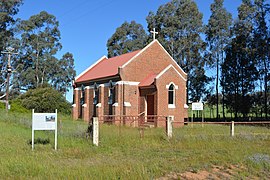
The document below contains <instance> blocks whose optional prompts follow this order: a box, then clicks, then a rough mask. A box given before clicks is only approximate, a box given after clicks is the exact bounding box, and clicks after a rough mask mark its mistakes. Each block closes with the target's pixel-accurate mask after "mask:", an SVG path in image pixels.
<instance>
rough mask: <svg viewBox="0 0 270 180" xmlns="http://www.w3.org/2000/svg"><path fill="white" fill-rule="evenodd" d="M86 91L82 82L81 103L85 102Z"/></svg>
mask: <svg viewBox="0 0 270 180" xmlns="http://www.w3.org/2000/svg"><path fill="white" fill-rule="evenodd" d="M84 97H85V91H84V85H83V84H82V86H81V99H80V104H81V105H83V104H84V103H85V99H84Z"/></svg>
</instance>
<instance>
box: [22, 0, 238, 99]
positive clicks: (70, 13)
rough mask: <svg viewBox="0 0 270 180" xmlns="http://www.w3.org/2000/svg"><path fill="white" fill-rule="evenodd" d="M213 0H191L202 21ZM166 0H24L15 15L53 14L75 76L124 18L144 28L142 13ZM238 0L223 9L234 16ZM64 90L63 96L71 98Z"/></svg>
mask: <svg viewBox="0 0 270 180" xmlns="http://www.w3.org/2000/svg"><path fill="white" fill-rule="evenodd" d="M213 1H214V0H195V2H196V3H197V5H198V7H199V10H200V12H202V13H203V15H204V17H203V21H204V23H207V21H208V18H209V16H210V4H211V3H212V2H213ZM167 2H169V0H129V1H127V0H76V1H74V0H73V1H72V0H58V1H57V0H24V4H23V5H22V6H21V7H20V12H19V13H18V15H17V17H19V18H21V19H28V18H29V17H30V16H31V15H34V14H38V13H39V12H40V11H47V12H48V13H50V14H53V15H55V16H56V18H57V20H58V21H59V23H60V26H59V29H60V31H61V43H62V45H63V48H62V50H61V51H60V52H59V53H58V55H57V56H58V57H59V58H60V57H61V56H62V55H63V54H64V53H66V52H71V53H72V54H73V55H74V59H75V70H76V73H77V75H79V74H80V73H81V72H82V71H84V70H85V69H86V68H87V67H89V66H90V65H91V64H93V63H94V62H95V61H96V60H97V59H99V58H100V57H101V56H103V55H107V48H106V43H107V40H108V39H109V38H110V37H111V36H112V34H113V33H114V32H115V30H116V28H117V27H119V26H120V25H121V24H122V23H123V22H124V21H128V22H130V21H132V20H135V21H136V22H137V23H140V24H142V25H143V26H144V28H145V30H146V29H147V23H146V20H145V18H146V16H147V15H148V13H149V12H150V11H154V12H156V10H157V9H158V7H159V6H160V5H162V4H165V3H167ZM240 3H241V0H225V1H224V5H225V7H226V9H227V10H228V11H229V12H230V13H232V14H233V17H236V16H237V7H238V6H239V5H240ZM71 98H72V95H71V93H68V95H67V99H68V100H69V101H71Z"/></svg>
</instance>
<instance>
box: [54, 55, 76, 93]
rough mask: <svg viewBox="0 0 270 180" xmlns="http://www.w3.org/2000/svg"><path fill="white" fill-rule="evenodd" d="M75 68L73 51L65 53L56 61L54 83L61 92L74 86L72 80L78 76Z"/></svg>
mask: <svg viewBox="0 0 270 180" xmlns="http://www.w3.org/2000/svg"><path fill="white" fill-rule="evenodd" d="M74 68H75V67H74V58H73V55H72V54H71V53H65V54H64V55H63V57H62V58H61V59H60V60H59V61H57V62H56V66H55V68H54V70H55V72H54V73H55V74H54V75H52V76H53V79H52V85H53V87H54V88H55V89H56V90H58V91H59V92H61V93H66V92H68V91H69V88H70V87H72V80H74V78H75V76H76V71H75V70H74Z"/></svg>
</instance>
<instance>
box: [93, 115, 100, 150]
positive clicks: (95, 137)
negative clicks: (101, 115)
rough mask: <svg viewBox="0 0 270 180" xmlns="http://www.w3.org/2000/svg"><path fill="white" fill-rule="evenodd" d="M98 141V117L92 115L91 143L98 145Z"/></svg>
mask: <svg viewBox="0 0 270 180" xmlns="http://www.w3.org/2000/svg"><path fill="white" fill-rule="evenodd" d="M98 141H99V123H98V117H93V144H94V145H96V146H98Z"/></svg>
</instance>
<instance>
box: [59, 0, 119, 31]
mask: <svg viewBox="0 0 270 180" xmlns="http://www.w3.org/2000/svg"><path fill="white" fill-rule="evenodd" d="M115 1H117V0H110V1H106V2H104V3H102V4H100V5H99V6H97V7H95V8H93V9H90V10H88V11H87V12H86V13H83V14H81V15H79V16H77V17H75V18H71V19H68V20H69V21H68V22H66V23H63V24H62V26H67V25H70V24H71V23H73V22H74V21H78V20H79V19H81V18H82V17H84V16H86V15H88V14H91V13H93V12H95V11H97V10H99V9H101V8H103V7H106V6H108V5H110V4H111V3H112V2H115Z"/></svg>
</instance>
